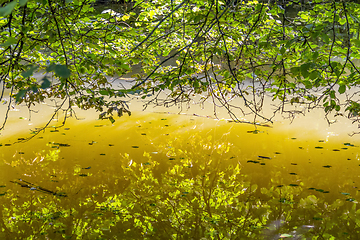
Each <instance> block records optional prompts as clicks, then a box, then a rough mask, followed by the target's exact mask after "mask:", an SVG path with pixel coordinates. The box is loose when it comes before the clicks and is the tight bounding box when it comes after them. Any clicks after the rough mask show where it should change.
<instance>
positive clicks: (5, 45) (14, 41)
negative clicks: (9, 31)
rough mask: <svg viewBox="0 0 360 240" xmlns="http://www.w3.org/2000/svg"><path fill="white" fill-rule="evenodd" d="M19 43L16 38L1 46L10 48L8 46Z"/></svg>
mask: <svg viewBox="0 0 360 240" xmlns="http://www.w3.org/2000/svg"><path fill="white" fill-rule="evenodd" d="M15 43H17V40H16V38H14V37H9V38H8V39H6V41H5V42H4V43H2V44H0V46H2V47H8V46H11V45H13V44H15Z"/></svg>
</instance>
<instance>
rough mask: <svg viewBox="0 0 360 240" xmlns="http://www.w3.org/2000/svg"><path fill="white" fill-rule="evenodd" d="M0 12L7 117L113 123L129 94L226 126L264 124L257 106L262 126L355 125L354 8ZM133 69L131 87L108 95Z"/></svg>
mask: <svg viewBox="0 0 360 240" xmlns="http://www.w3.org/2000/svg"><path fill="white" fill-rule="evenodd" d="M1 5H2V7H1V8H0V17H1V18H0V28H1V34H0V39H1V40H0V42H1V44H0V52H1V56H2V59H1V64H0V83H1V85H2V93H1V95H0V100H1V101H2V102H5V103H7V104H8V110H10V108H11V105H12V104H13V103H14V102H17V103H25V104H26V105H27V106H28V107H29V108H30V109H31V107H32V106H33V105H34V104H36V103H40V102H43V101H44V100H46V99H48V98H61V99H62V100H61V101H60V103H59V104H57V105H56V107H57V110H56V111H59V110H60V109H62V110H64V111H72V110H73V109H72V107H73V106H75V105H76V106H78V107H80V108H81V109H90V108H94V109H96V110H97V111H99V112H100V118H108V119H110V120H111V121H112V122H113V121H114V118H113V113H115V114H117V115H119V116H121V115H122V114H123V113H124V112H126V113H130V110H129V109H128V106H127V105H126V101H127V100H126V98H124V97H128V96H131V95H133V94H136V95H139V96H141V97H142V98H144V99H146V100H147V103H153V104H158V105H166V106H169V105H172V104H179V103H182V102H189V101H191V100H193V98H194V95H199V96H201V98H200V100H199V101H206V100H211V101H212V102H213V103H214V106H215V108H216V107H222V108H225V109H226V110H227V111H228V113H229V114H230V116H231V117H232V118H233V119H234V120H238V116H240V115H246V114H249V113H251V114H253V115H255V117H257V118H259V119H261V120H266V121H271V119H272V117H273V115H270V116H265V115H263V114H262V110H263V107H264V99H265V97H266V96H268V97H269V98H270V100H272V101H274V105H275V107H274V109H273V113H274V114H276V113H281V114H284V113H288V114H289V115H290V116H294V114H296V113H298V112H299V111H300V112H305V111H306V110H309V109H313V108H319V107H320V108H323V109H324V110H325V112H326V114H329V113H335V115H338V116H339V115H342V116H345V117H348V118H349V119H351V120H353V121H355V122H357V121H358V120H359V119H358V115H359V111H360V103H359V101H358V95H359V94H358V92H357V90H356V86H357V85H358V84H359V76H360V75H359V73H360V72H359V69H358V66H357V62H358V59H359V49H360V39H359V35H360V27H359V26H360V19H359V18H358V16H359V12H360V6H359V5H358V4H357V3H354V2H352V1H335V0H332V1H327V2H324V1H320V0H315V1H311V2H308V1H274V2H264V1H261V2H258V1H226V2H224V1H220V0H206V1H199V0H183V1H180V0H161V1H134V2H133V3H131V4H129V5H124V6H122V8H121V9H122V10H121V13H120V10H117V9H116V11H117V12H116V11H114V10H113V9H108V10H106V11H102V12H101V11H98V10H96V5H95V2H94V1H93V0H65V1H57V0H48V1H45V0H29V1H27V0H20V1H19V2H17V1H15V0H14V1H11V2H7V1H4V0H3V1H2V3H1ZM112 8H114V9H115V7H114V6H113V7H112ZM171 60H175V61H171ZM135 65H139V66H141V71H140V72H138V73H134V77H135V79H134V82H133V83H132V85H131V87H128V88H126V87H117V86H114V85H112V82H111V78H110V77H112V76H116V77H121V76H123V75H124V74H125V73H129V72H130V71H131V68H132V66H135ZM39 72H40V73H42V74H43V75H42V77H40V80H39V79H35V78H34V74H35V75H36V73H39ZM350 89H354V90H353V91H350V92H349V94H348V93H347V92H348V91H349V90H350ZM6 91H8V92H9V94H10V97H9V98H7V97H6V94H5V92H6ZM233 99H240V102H241V104H239V101H237V102H234V101H232V100H233ZM294 106H302V108H296V107H294ZM8 113H9V112H7V113H6V114H5V116H4V123H5V122H6V119H7V118H8ZM215 114H216V110H215ZM3 127H4V124H3V126H2V128H3Z"/></svg>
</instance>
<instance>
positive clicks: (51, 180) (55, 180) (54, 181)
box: [50, 179, 59, 182]
mask: <svg viewBox="0 0 360 240" xmlns="http://www.w3.org/2000/svg"><path fill="white" fill-rule="evenodd" d="M50 182H59V181H58V180H53V179H51V180H50Z"/></svg>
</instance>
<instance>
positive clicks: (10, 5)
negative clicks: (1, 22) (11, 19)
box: [0, 1, 17, 17]
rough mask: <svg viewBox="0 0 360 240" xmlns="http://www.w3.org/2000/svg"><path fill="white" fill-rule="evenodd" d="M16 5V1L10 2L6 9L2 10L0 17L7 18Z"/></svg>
mask: <svg viewBox="0 0 360 240" xmlns="http://www.w3.org/2000/svg"><path fill="white" fill-rule="evenodd" d="M16 4H17V2H16V1H12V2H9V3H8V4H7V5H6V6H5V7H2V8H0V17H6V16H7V15H9V14H11V12H12V11H13V10H14V8H15V6H16Z"/></svg>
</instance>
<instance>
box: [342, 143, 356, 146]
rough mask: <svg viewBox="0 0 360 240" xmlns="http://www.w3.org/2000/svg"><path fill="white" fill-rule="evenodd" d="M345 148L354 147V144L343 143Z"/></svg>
mask: <svg viewBox="0 0 360 240" xmlns="http://www.w3.org/2000/svg"><path fill="white" fill-rule="evenodd" d="M344 145H345V146H350V147H354V144H351V143H344Z"/></svg>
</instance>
